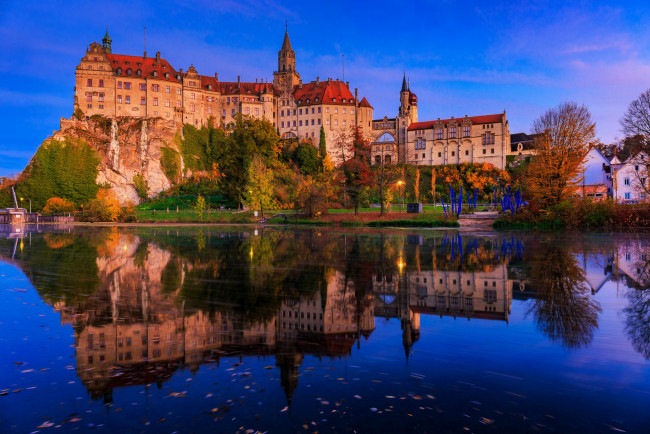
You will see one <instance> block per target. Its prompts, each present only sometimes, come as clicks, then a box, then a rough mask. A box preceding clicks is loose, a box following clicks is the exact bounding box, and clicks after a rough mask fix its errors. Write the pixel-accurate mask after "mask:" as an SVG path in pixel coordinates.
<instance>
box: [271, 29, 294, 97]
mask: <svg viewBox="0 0 650 434" xmlns="http://www.w3.org/2000/svg"><path fill="white" fill-rule="evenodd" d="M298 83H300V74H298V72H296V52H295V51H293V49H292V48H291V41H290V40H289V30H288V28H287V27H286V26H285V31H284V41H282V48H281V49H280V51H278V70H277V71H275V72H274V73H273V85H274V86H275V87H277V88H278V89H280V92H283V91H286V92H288V93H291V92H292V91H293V87H294V86H295V85H297V84H298Z"/></svg>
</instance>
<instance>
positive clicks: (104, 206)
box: [85, 189, 122, 222]
mask: <svg viewBox="0 0 650 434" xmlns="http://www.w3.org/2000/svg"><path fill="white" fill-rule="evenodd" d="M121 213H122V209H121V208H120V203H119V201H118V200H117V198H116V197H115V195H114V194H113V192H112V191H111V190H105V189H101V190H99V191H98V192H97V197H96V198H95V199H93V200H91V201H90V202H88V207H87V211H86V217H85V219H86V220H87V221H91V222H97V221H101V222H114V221H117V220H118V219H119V217H120V215H121Z"/></svg>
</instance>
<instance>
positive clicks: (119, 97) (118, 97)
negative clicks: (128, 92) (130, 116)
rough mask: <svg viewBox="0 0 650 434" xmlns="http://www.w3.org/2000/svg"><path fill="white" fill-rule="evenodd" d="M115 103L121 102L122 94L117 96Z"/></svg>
mask: <svg viewBox="0 0 650 434" xmlns="http://www.w3.org/2000/svg"><path fill="white" fill-rule="evenodd" d="M117 103H118V104H122V95H118V96H117Z"/></svg>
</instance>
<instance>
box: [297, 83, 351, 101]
mask: <svg viewBox="0 0 650 434" xmlns="http://www.w3.org/2000/svg"><path fill="white" fill-rule="evenodd" d="M293 99H294V100H296V102H297V103H298V106H299V107H300V106H305V105H313V104H345V105H353V104H354V96H353V95H352V93H351V92H350V89H348V87H347V86H346V85H345V83H343V82H342V81H339V80H327V81H312V82H310V83H306V84H302V85H296V86H295V87H294V88H293ZM344 99H345V102H343V100H344Z"/></svg>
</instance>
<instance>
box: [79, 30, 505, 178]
mask: <svg viewBox="0 0 650 434" xmlns="http://www.w3.org/2000/svg"><path fill="white" fill-rule="evenodd" d="M74 105H75V111H77V109H79V110H81V111H82V112H83V114H84V115H85V116H92V115H102V116H106V117H109V118H115V117H121V116H130V117H137V118H162V119H167V120H171V121H175V122H176V123H178V124H179V125H181V124H184V123H188V124H192V125H194V126H196V127H200V126H203V125H207V123H208V122H209V119H211V118H212V119H214V120H216V123H217V124H218V125H224V126H227V125H228V124H230V123H232V122H234V120H235V118H236V116H237V115H238V114H243V115H248V116H253V117H255V118H260V119H266V120H267V121H269V122H270V123H272V124H273V126H274V127H275V128H276V129H277V130H278V131H279V133H280V135H281V136H282V137H283V138H299V139H301V140H307V141H311V143H312V144H314V145H315V146H318V144H319V142H320V130H321V127H322V128H323V129H324V131H325V141H326V145H327V146H326V148H327V153H328V154H329V155H331V156H332V157H333V158H334V161H335V162H339V161H340V150H338V151H337V149H336V147H337V146H336V142H337V140H338V139H339V136H340V134H341V133H343V132H345V131H349V130H350V127H353V126H355V127H358V128H359V129H360V131H361V133H362V134H363V135H364V136H366V137H368V138H370V140H371V142H372V146H371V161H372V163H373V164H391V163H406V164H426V165H441V164H460V163H466V162H467V163H490V164H492V165H494V166H495V167H497V168H499V169H504V168H505V166H506V156H507V155H510V154H513V153H514V154H516V150H512V149H511V145H510V131H509V127H508V120H507V118H506V113H505V111H504V112H503V113H501V114H492V115H483V116H471V117H468V116H467V115H466V116H464V117H461V118H453V117H451V118H449V119H440V118H438V119H437V120H432V121H425V122H419V121H418V112H417V109H418V98H417V96H416V95H415V93H413V92H412V91H411V89H410V84H409V83H407V80H406V75H405V76H404V78H403V81H402V88H401V91H400V106H399V110H398V115H397V116H396V117H394V118H388V117H384V118H382V119H374V120H373V108H372V106H371V105H370V103H369V102H368V100H367V99H366V98H365V97H364V98H361V100H359V97H358V91H357V89H354V93H352V91H350V87H349V83H348V82H343V81H339V80H338V79H336V80H333V79H331V78H328V79H327V80H322V81H321V80H320V78H319V77H316V80H314V81H311V82H309V83H303V82H302V79H301V78H300V74H299V73H298V71H297V69H296V53H295V51H294V50H293V48H292V47H291V41H290V39H289V32H288V30H286V29H285V34H284V40H283V42H282V47H281V49H280V51H279V52H278V69H277V71H274V72H273V83H269V82H266V81H264V80H263V79H260V80H256V81H255V82H243V81H241V79H240V76H238V77H237V81H236V82H224V81H219V78H218V75H217V74H216V73H215V74H214V76H207V75H200V74H199V73H198V72H197V70H196V68H195V67H194V66H193V65H191V66H190V67H189V68H188V69H187V71H183V70H182V69H179V70H176V69H175V68H174V67H173V66H172V65H171V64H170V63H169V62H168V61H167V60H165V59H163V58H161V56H160V52H157V53H156V55H155V56H154V57H148V56H147V52H146V51H145V52H144V54H143V56H129V55H123V54H113V52H112V40H111V38H110V37H109V35H108V30H107V31H106V35H105V36H104V38H103V39H102V44H101V45H100V44H99V43H97V42H93V43H92V44H90V45H89V46H88V48H87V50H86V55H85V56H84V57H83V58H82V59H81V62H80V64H79V65H78V66H77V69H76V85H75V99H74Z"/></svg>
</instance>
